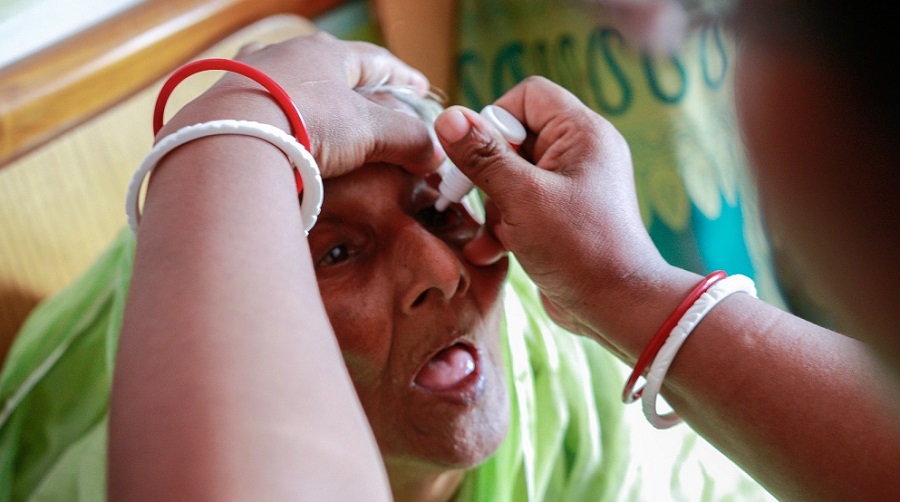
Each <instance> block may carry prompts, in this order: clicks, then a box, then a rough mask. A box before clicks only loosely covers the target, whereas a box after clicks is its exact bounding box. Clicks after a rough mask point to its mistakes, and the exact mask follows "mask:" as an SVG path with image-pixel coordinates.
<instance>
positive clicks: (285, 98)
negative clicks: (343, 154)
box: [125, 59, 324, 236]
mask: <svg viewBox="0 0 900 502" xmlns="http://www.w3.org/2000/svg"><path fill="white" fill-rule="evenodd" d="M208 70H224V71H231V72H235V73H239V74H241V75H244V76H246V77H249V78H251V79H253V80H254V81H256V82H257V83H259V84H260V85H262V86H263V87H264V88H265V89H266V90H267V91H268V92H269V93H270V94H271V95H272V97H273V98H274V99H275V101H276V102H277V103H278V104H279V105H280V106H281V109H282V110H283V111H284V113H285V115H287V118H288V121H289V123H290V125H291V129H292V131H293V133H294V136H293V137H292V136H290V135H288V134H286V133H285V132H284V131H282V130H281V129H278V128H277V127H275V126H271V125H268V124H262V123H259V122H251V121H240V120H214V121H211V122H204V123H201V124H194V125H191V126H187V127H183V128H181V129H179V130H178V131H176V132H175V133H173V134H171V135H169V136H166V137H165V138H163V139H162V140H161V141H159V142H158V143H157V144H156V145H154V147H153V149H152V150H151V151H150V153H149V154H148V155H147V157H146V158H145V159H144V161H143V162H142V163H141V165H140V166H139V167H138V168H137V170H136V171H135V173H134V176H133V177H132V180H131V183H130V184H129V187H128V194H127V196H126V203H125V212H126V214H127V215H128V224H129V225H130V226H131V229H132V231H133V232H134V234H135V236H137V230H138V225H139V224H140V219H141V214H140V200H139V199H140V191H141V186H142V185H143V183H144V179H145V178H146V177H147V176H148V175H149V174H150V172H151V171H152V170H153V168H154V167H155V166H156V164H157V163H159V161H160V160H161V159H162V158H163V157H164V156H165V155H166V154H168V153H169V152H171V151H172V150H174V149H175V148H178V147H179V146H181V145H183V144H185V143H188V142H190V141H193V140H195V139H199V138H203V137H207V136H213V135H222V134H236V135H241V136H251V137H255V138H259V139H262V140H265V141H267V142H269V143H271V144H272V145H274V146H276V147H278V149H280V150H281V151H282V152H283V153H284V154H285V155H286V156H287V157H288V159H289V160H290V161H291V165H292V166H293V169H294V181H295V184H296V185H297V194H298V195H299V196H300V197H301V204H300V212H301V217H302V219H303V228H304V230H305V231H306V233H307V234H308V233H309V231H310V229H312V227H313V225H315V222H316V219H317V218H318V216H319V211H320V210H321V208H322V199H323V194H324V190H323V186H322V177H321V173H320V171H319V166H318V165H317V164H316V161H315V158H313V156H312V155H311V153H310V151H311V144H310V139H309V132H308V131H307V129H306V125H305V124H304V122H303V117H302V116H301V115H300V111H299V110H298V109H297V106H296V104H294V102H293V101H292V100H291V98H290V96H289V95H288V93H287V92H286V91H285V90H284V89H283V88H282V87H281V86H280V85H278V83H277V82H275V81H274V80H272V78H270V77H269V76H268V75H266V74H265V73H263V72H261V71H259V70H257V69H256V68H254V67H252V66H249V65H247V64H244V63H241V62H239V61H233V60H230V59H203V60H199V61H194V62H192V63H188V64H186V65H184V66H182V67H181V68H179V69H178V70H177V71H175V72H174V73H173V74H172V75H171V76H170V77H169V79H168V80H167V81H166V82H165V84H163V87H162V89H161V90H160V93H159V96H158V97H157V100H156V106H155V109H154V112H153V133H154V135H156V134H158V133H159V131H160V130H161V129H162V126H163V116H164V112H165V107H166V101H167V100H168V99H169V96H170V95H171V94H172V91H173V90H174V89H175V87H176V86H177V85H178V84H179V83H181V81H183V80H184V79H186V78H187V77H189V76H191V75H193V74H195V73H198V72H201V71H208Z"/></svg>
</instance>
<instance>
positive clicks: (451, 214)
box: [417, 205, 465, 232]
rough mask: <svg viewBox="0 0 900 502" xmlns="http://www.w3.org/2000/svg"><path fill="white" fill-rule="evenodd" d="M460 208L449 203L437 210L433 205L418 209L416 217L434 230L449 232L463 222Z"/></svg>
mask: <svg viewBox="0 0 900 502" xmlns="http://www.w3.org/2000/svg"><path fill="white" fill-rule="evenodd" d="M462 211H463V210H462V209H461V208H460V207H458V206H456V205H451V206H450V207H448V208H447V209H445V210H443V211H438V210H437V209H435V208H434V207H433V206H429V207H426V208H425V209H422V210H420V211H419V213H418V215H417V217H418V219H419V221H421V222H422V224H423V225H425V226H426V227H428V228H429V229H431V230H434V231H436V232H451V231H453V230H456V229H457V228H459V227H460V226H461V225H462V224H463V223H464V222H465V217H464V216H463V213H462Z"/></svg>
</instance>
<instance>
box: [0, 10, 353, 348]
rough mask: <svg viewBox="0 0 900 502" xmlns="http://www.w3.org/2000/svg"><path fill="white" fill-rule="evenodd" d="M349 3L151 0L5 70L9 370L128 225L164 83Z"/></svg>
mask: <svg viewBox="0 0 900 502" xmlns="http://www.w3.org/2000/svg"><path fill="white" fill-rule="evenodd" d="M338 3H340V2H338V1H337V0H293V1H291V0H145V1H144V2H143V3H139V4H137V5H136V6H134V7H132V8H130V9H127V10H125V11H123V12H121V13H120V14H118V15H116V16H114V17H112V18H110V19H108V20H106V21H104V22H102V23H99V24H97V25H95V26H93V27H90V28H89V29H87V30H86V31H84V32H81V33H78V34H76V35H74V36H72V37H70V38H68V39H67V40H64V41H62V42H60V43H57V44H55V45H53V46H51V47H49V48H47V49H46V50H43V51H41V52H39V53H37V54H34V55H32V56H30V57H27V58H25V59H23V60H20V61H18V62H15V63H13V64H11V65H9V66H7V67H4V68H0V365H2V361H3V359H4V357H5V354H6V352H7V350H8V348H9V345H10V344H11V342H12V339H13V337H14V336H15V334H16V333H17V332H18V330H19V328H20V327H21V325H22V323H23V321H24V320H25V319H26V317H27V315H28V314H29V312H30V311H31V310H32V309H33V308H34V307H35V306H36V305H37V304H38V303H40V302H41V301H43V300H44V299H46V298H47V297H48V296H50V295H52V294H53V293H55V292H57V291H59V290H60V289H62V288H63V287H65V286H66V285H68V284H69V283H71V282H72V281H73V280H74V279H75V278H76V277H78V276H79V275H81V274H82V273H83V272H84V271H85V270H86V268H87V267H88V266H89V265H90V264H91V263H92V262H93V261H94V260H95V259H96V257H97V256H98V255H99V254H100V253H101V252H102V251H103V250H104V249H105V248H106V247H107V245H108V244H109V242H110V241H111V240H112V238H113V237H114V236H115V235H116V233H117V232H119V231H121V230H122V229H123V228H124V227H125V225H124V223H125V220H124V193H125V187H127V182H128V179H129V178H130V175H131V172H132V171H133V169H134V166H136V165H138V164H139V163H140V159H141V158H143V155H145V154H146V152H147V151H148V150H149V148H150V146H151V143H152V132H151V128H150V110H151V109H152V100H153V99H154V98H155V92H156V91H157V89H156V86H158V85H159V83H160V81H161V79H162V78H163V77H164V76H166V75H167V74H169V73H171V72H172V71H173V70H174V69H175V68H177V67H178V66H179V65H181V64H183V63H185V62H187V61H189V60H191V59H194V58H196V57H198V56H201V55H202V54H205V55H207V56H208V55H209V53H207V51H209V50H213V51H220V52H217V53H216V54H215V55H217V56H220V57H231V56H233V55H234V53H235V52H236V50H237V48H238V47H239V45H235V44H242V43H247V42H249V41H255V40H261V41H264V42H266V43H271V42H273V41H277V40H279V39H283V38H284V37H288V36H296V35H297V34H302V33H309V32H311V31H313V30H314V29H315V28H314V26H312V24H311V23H310V22H308V20H305V19H302V18H307V19H308V18H311V17H313V16H316V15H318V14H320V13H322V12H324V11H325V10H327V9H329V8H331V7H334V6H335V5H337V4H338ZM278 14H289V15H288V16H283V15H278ZM248 38H249V39H248ZM215 78H216V76H215V75H214V74H211V75H208V76H206V77H204V76H203V75H198V76H197V77H192V81H189V82H186V83H185V84H184V85H182V86H179V90H181V88H185V90H186V91H187V92H188V93H189V92H191V91H190V89H191V88H192V87H193V88H194V89H195V90H196V89H200V88H203V86H206V85H209V84H210V83H211V82H212V81H214V79H215ZM204 79H206V80H204ZM187 97H188V95H187V94H186V95H184V96H182V98H187ZM178 98H179V97H178V96H177V95H173V97H172V100H170V106H169V107H168V108H170V109H177V108H176V107H177V106H178V101H179V99H178ZM181 102H182V103H183V100H182V101H181Z"/></svg>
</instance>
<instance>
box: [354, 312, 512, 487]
mask: <svg viewBox="0 0 900 502" xmlns="http://www.w3.org/2000/svg"><path fill="white" fill-rule="evenodd" d="M498 307H499V305H498ZM499 310H500V309H499V308H497V309H495V311H494V312H492V313H491V314H489V315H488V316H487V319H484V321H483V322H481V323H478V324H479V326H477V327H475V328H473V329H472V330H471V332H470V333H469V334H467V335H465V336H463V337H461V338H459V339H458V340H456V341H455V342H453V343H452V344H449V345H448V346H447V347H446V348H444V349H441V350H439V351H437V352H436V353H435V354H434V356H433V357H432V358H431V359H429V361H428V362H427V363H425V364H424V365H422V367H421V368H420V369H419V371H418V373H417V374H416V377H415V378H414V379H413V382H412V383H411V384H410V386H409V387H408V389H407V390H408V392H406V393H404V395H405V396H404V399H403V404H402V405H401V406H400V407H399V410H395V411H400V410H402V411H400V413H391V414H390V415H389V416H388V414H385V413H378V412H377V411H375V410H367V413H369V414H370V420H372V419H373V418H374V420H372V421H373V426H374V429H375V435H376V438H377V440H378V443H379V445H380V447H381V451H382V456H383V457H384V460H385V463H386V464H387V465H388V466H390V465H392V464H395V465H398V466H399V465H403V464H407V465H418V466H420V467H422V468H428V466H430V467H431V468H432V469H435V470H436V471H440V470H454V469H467V468H471V467H474V466H477V465H479V464H481V463H482V462H484V461H485V460H486V459H487V458H488V457H490V456H491V455H492V454H493V453H494V452H495V451H496V450H497V448H498V447H499V446H500V444H501V443H502V442H503V439H504V438H505V437H506V433H507V429H508V426H509V416H510V410H509V396H508V393H507V387H506V383H505V377H504V363H503V357H502V355H501V351H500V337H499V336H498V333H499V318H500V315H499ZM430 366H434V367H432V368H429V367H430ZM372 412H374V414H375V416H374V417H373V415H372Z"/></svg>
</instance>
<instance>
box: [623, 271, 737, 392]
mask: <svg viewBox="0 0 900 502" xmlns="http://www.w3.org/2000/svg"><path fill="white" fill-rule="evenodd" d="M727 275H728V274H726V273H725V272H723V271H721V270H717V271H715V272H713V273H711V274H709V275H707V276H706V278H704V279H703V280H702V281H700V283H699V284H697V285H696V286H695V287H694V289H692V290H691V292H690V293H688V295H687V296H686V297H685V298H684V300H682V301H681V303H680V304H678V307H676V308H675V310H674V311H672V313H671V314H670V315H669V317H668V318H667V319H666V322H664V323H663V324H662V326H660V327H659V330H657V332H656V334H655V335H653V338H652V339H650V343H649V344H647V347H646V348H644V351H643V352H641V355H640V357H638V360H637V362H636V363H634V369H632V370H631V375H629V376H628V380H626V381H625V389H624V390H623V391H622V401H624V402H625V403H626V404H628V403H633V402H634V401H636V400H637V399H638V398H639V397H641V394H642V393H643V391H644V388H643V387H641V388H640V389H637V390H635V389H634V387H635V385H637V379H638V377H639V376H641V375H642V374H643V373H644V371H645V370H646V369H647V366H649V365H650V362H651V361H653V358H655V357H656V354H657V353H658V352H659V350H660V349H661V348H662V346H663V344H664V343H666V339H667V338H668V337H669V333H671V332H672V330H673V329H675V326H676V325H677V324H678V321H679V320H680V319H681V318H682V317H683V316H684V313H685V312H687V310H688V309H689V308H691V305H693V304H694V302H696V301H697V299H698V298H700V297H701V296H703V293H705V292H706V291H707V290H708V289H709V288H710V287H712V285H713V284H715V283H716V282H718V281H720V280H722V279H724V278H725V277H726V276H727Z"/></svg>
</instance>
